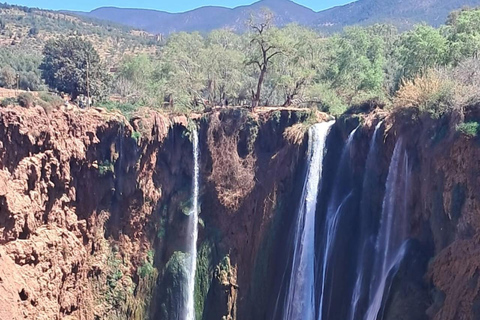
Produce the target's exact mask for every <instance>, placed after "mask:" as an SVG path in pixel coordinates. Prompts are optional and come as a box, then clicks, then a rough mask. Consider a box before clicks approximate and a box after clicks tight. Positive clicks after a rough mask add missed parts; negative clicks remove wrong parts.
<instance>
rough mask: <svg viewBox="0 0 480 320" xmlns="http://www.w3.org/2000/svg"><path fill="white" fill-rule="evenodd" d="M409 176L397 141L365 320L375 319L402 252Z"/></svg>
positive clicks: (407, 165) (399, 143)
mask: <svg viewBox="0 0 480 320" xmlns="http://www.w3.org/2000/svg"><path fill="white" fill-rule="evenodd" d="M410 175H411V170H410V167H409V163H408V155H407V152H406V150H405V147H404V144H403V141H402V139H399V141H398V142H397V144H396V145H395V150H394V152H393V156H392V160H391V162H390V168H389V170H388V177H387V184H386V189H385V197H384V200H383V208H382V218H381V223H380V230H379V233H378V237H377V243H376V248H375V249H376V257H375V264H374V267H373V278H372V281H371V286H370V299H369V307H368V310H367V313H366V315H365V318H364V319H365V320H376V319H377V317H378V315H379V312H380V309H381V307H382V301H383V299H384V296H385V295H386V294H388V290H389V286H390V284H391V283H389V282H391V278H392V272H394V271H395V269H396V268H397V267H398V265H399V263H400V262H401V261H402V259H403V257H404V255H405V252H406V250H405V247H406V241H407V237H408V212H407V211H408V210H407V203H408V198H409V186H410Z"/></svg>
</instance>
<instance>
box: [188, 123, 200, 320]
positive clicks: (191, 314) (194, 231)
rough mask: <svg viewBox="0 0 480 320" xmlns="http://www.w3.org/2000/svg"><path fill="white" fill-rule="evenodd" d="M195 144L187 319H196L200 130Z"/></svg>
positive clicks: (194, 134) (194, 131)
mask: <svg viewBox="0 0 480 320" xmlns="http://www.w3.org/2000/svg"><path fill="white" fill-rule="evenodd" d="M192 144H193V184H192V207H191V210H190V220H189V226H188V229H189V234H190V235H191V236H190V239H189V240H190V242H189V243H188V248H187V249H188V253H189V260H188V265H187V268H188V269H187V270H188V283H187V301H186V317H185V319H186V320H194V319H195V273H196V269H197V239H198V195H199V179H200V177H199V175H200V164H199V154H200V150H199V146H198V132H197V130H193V131H192Z"/></svg>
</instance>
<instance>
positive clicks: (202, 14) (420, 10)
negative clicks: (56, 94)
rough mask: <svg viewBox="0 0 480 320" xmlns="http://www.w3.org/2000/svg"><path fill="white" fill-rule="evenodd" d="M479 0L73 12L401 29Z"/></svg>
mask: <svg viewBox="0 0 480 320" xmlns="http://www.w3.org/2000/svg"><path fill="white" fill-rule="evenodd" d="M479 5H480V0H358V1H356V2H353V3H350V4H347V5H344V6H340V7H335V8H332V9H329V10H325V11H321V12H315V11H313V10H311V9H309V8H307V7H304V6H302V5H299V4H297V3H295V2H293V1H290V0H261V1H258V2H256V3H254V4H252V5H248V6H240V7H236V8H233V9H229V8H224V7H215V6H209V7H201V8H198V9H195V10H191V11H187V12H183V13H168V12H164V11H156V10H144V9H121V8H114V7H102V8H98V9H95V10H93V11H91V12H76V13H75V14H80V15H83V16H88V17H93V18H97V19H102V20H108V21H112V22H117V23H121V24H125V25H128V26H131V27H135V28H139V29H143V30H145V31H148V32H151V33H162V34H169V33H172V32H178V31H187V32H191V31H200V32H206V31H211V30H213V29H219V28H230V29H232V30H235V31H243V30H245V28H246V26H245V21H246V20H247V19H248V17H249V16H250V14H251V13H252V12H259V10H260V9H261V8H262V7H266V8H269V9H270V10H272V11H273V12H274V13H275V16H276V21H275V22H276V24H277V25H278V26H282V25H285V24H288V23H291V22H296V23H299V24H301V25H306V26H311V27H316V28H319V29H321V30H324V31H326V32H330V31H337V30H340V29H341V28H343V27H344V26H348V25H356V24H371V23H376V22H388V23H392V24H395V25H397V26H398V27H400V28H401V29H406V28H409V27H411V26H412V25H413V24H415V23H419V22H425V23H427V24H431V25H434V26H438V25H440V24H442V23H444V22H445V19H446V18H447V16H448V13H449V12H451V11H453V10H456V9H460V8H462V7H464V6H471V7H475V6H479Z"/></svg>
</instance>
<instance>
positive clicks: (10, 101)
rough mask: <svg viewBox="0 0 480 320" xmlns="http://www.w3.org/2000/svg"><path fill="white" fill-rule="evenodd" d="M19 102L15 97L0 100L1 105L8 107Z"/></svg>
mask: <svg viewBox="0 0 480 320" xmlns="http://www.w3.org/2000/svg"><path fill="white" fill-rule="evenodd" d="M16 102H17V99H15V98H5V99H3V100H2V101H1V102H0V107H4V108H5V107H8V106H12V105H14V104H15V103H16Z"/></svg>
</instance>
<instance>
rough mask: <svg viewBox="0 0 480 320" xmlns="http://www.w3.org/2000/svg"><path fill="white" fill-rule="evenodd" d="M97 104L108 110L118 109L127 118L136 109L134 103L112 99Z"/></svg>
mask: <svg viewBox="0 0 480 320" xmlns="http://www.w3.org/2000/svg"><path fill="white" fill-rule="evenodd" d="M98 106H99V107H101V108H105V109H107V110H109V111H115V110H118V111H120V112H121V113H122V114H123V115H124V116H125V117H127V118H129V117H130V116H131V115H132V114H133V113H134V112H135V111H137V109H138V106H137V105H135V104H132V103H122V102H114V101H105V102H101V103H99V104H98Z"/></svg>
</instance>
